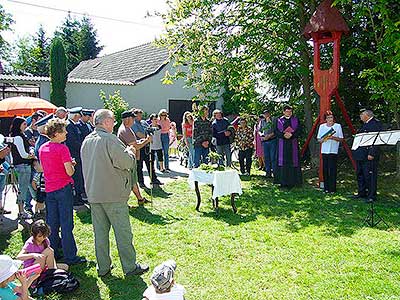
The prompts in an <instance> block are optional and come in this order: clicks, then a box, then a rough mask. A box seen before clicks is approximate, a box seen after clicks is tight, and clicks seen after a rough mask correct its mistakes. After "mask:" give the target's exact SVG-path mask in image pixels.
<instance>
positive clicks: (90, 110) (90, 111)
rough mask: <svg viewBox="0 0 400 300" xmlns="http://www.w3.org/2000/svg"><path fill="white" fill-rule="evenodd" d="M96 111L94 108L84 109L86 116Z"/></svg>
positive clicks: (83, 112) (83, 113)
mask: <svg viewBox="0 0 400 300" xmlns="http://www.w3.org/2000/svg"><path fill="white" fill-rule="evenodd" d="M93 113H94V109H86V108H84V109H82V115H84V116H89V117H90V116H91V115H92V114H93Z"/></svg>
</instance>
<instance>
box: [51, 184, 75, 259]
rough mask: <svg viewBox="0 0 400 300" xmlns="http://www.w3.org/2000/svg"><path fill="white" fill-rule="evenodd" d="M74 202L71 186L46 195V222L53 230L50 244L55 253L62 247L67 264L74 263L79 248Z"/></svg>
mask: <svg viewBox="0 0 400 300" xmlns="http://www.w3.org/2000/svg"><path fill="white" fill-rule="evenodd" d="M73 202H74V199H73V195H72V185H71V184H68V185H66V186H65V187H63V188H62V189H59V190H56V191H54V192H50V193H47V194H46V212H47V216H46V222H47V224H49V226H50V228H51V234H50V236H49V240H50V244H51V246H52V247H53V249H54V251H57V250H58V249H59V248H60V245H61V247H62V250H63V253H64V258H65V263H67V264H68V263H71V262H74V261H75V260H76V258H77V257H76V253H77V248H76V243H75V238H74V235H73V233H72V230H73V229H74V213H73ZM60 229H61V239H60V235H59V231H60Z"/></svg>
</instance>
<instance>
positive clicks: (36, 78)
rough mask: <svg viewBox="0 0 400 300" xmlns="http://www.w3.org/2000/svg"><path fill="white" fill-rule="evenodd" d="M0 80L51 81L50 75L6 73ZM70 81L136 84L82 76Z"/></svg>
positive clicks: (69, 79)
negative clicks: (82, 77) (83, 77)
mask: <svg viewBox="0 0 400 300" xmlns="http://www.w3.org/2000/svg"><path fill="white" fill-rule="evenodd" d="M0 80H7V81H35V82H36V81H39V82H40V81H42V82H43V81H44V82H46V81H50V77H41V76H26V75H4V74H0ZM68 82H69V83H92V84H111V85H135V84H134V83H133V82H130V81H112V80H98V79H81V78H68Z"/></svg>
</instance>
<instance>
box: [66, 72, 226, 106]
mask: <svg viewBox="0 0 400 300" xmlns="http://www.w3.org/2000/svg"><path fill="white" fill-rule="evenodd" d="M164 73H165V68H163V69H162V70H161V71H160V72H159V73H157V74H155V75H153V76H151V77H149V78H147V79H144V80H142V81H139V82H138V83H136V85H134V86H129V85H128V86H127V85H110V84H86V83H85V84H84V83H68V84H67V88H66V93H67V107H74V106H82V107H86V108H93V109H97V108H102V107H103V103H102V102H101V101H100V97H99V94H100V90H103V91H104V92H105V93H106V95H109V94H114V92H115V91H117V90H119V91H120V94H121V96H122V98H123V99H124V100H125V101H126V102H128V103H129V106H130V107H137V108H141V109H143V111H145V112H147V113H152V112H158V111H159V110H160V109H161V108H166V109H168V101H169V100H189V101H190V100H192V98H193V97H194V96H196V95H197V91H196V89H194V88H184V81H183V80H182V79H180V80H178V81H176V82H174V83H173V84H171V85H164V84H162V78H163V77H164ZM221 105H222V100H219V101H218V102H217V103H216V106H217V107H219V108H220V107H221Z"/></svg>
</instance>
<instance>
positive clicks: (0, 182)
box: [0, 173, 6, 208]
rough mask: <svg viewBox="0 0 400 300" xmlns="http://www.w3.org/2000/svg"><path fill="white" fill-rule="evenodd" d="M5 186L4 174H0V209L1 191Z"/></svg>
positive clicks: (0, 205) (0, 201) (0, 203)
mask: <svg viewBox="0 0 400 300" xmlns="http://www.w3.org/2000/svg"><path fill="white" fill-rule="evenodd" d="M5 186H6V175H5V174H4V173H0V208H3V197H4V195H3V191H4V188H5Z"/></svg>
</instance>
